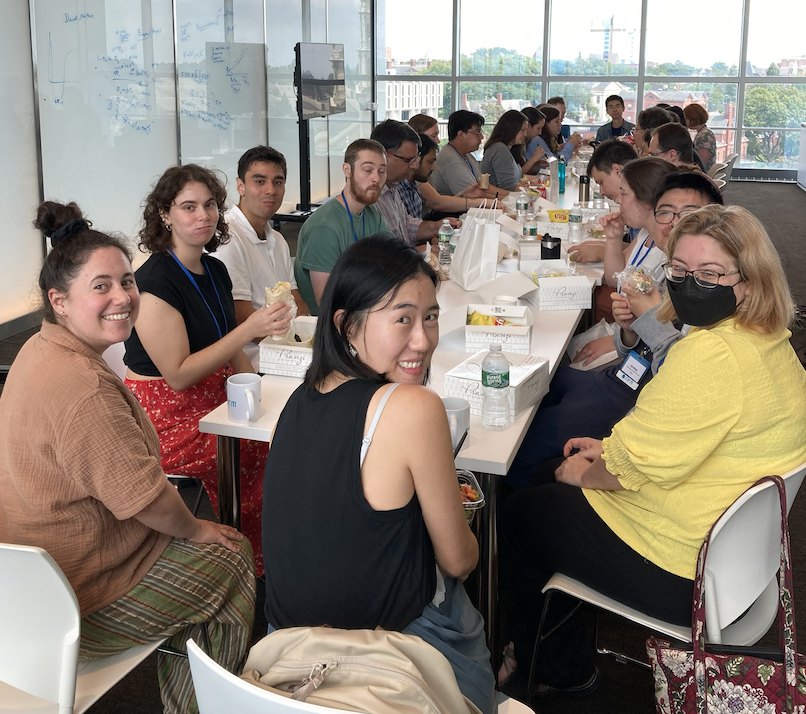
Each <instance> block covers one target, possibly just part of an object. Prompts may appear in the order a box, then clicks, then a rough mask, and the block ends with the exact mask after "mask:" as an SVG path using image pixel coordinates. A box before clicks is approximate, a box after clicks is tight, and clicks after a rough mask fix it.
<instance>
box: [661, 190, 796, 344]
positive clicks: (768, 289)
mask: <svg viewBox="0 0 806 714" xmlns="http://www.w3.org/2000/svg"><path fill="white" fill-rule="evenodd" d="M686 235H690V236H708V237H709V238H711V239H713V240H715V241H716V242H717V243H719V245H720V246H721V247H722V249H723V250H724V251H725V252H726V253H727V254H728V255H730V256H731V257H733V258H734V259H735V260H736V264H737V265H738V267H739V274H740V276H741V278H742V280H743V281H744V282H745V283H747V285H748V287H749V288H750V290H749V291H748V293H747V295H746V296H745V298H744V300H742V302H741V304H740V305H739V306H738V307H737V308H736V313H735V315H734V318H735V320H736V324H737V325H739V326H740V327H742V328H744V329H746V330H751V331H753V332H759V333H761V334H765V335H773V334H777V333H779V332H781V331H783V330H785V329H786V328H787V327H789V325H790V323H791V322H792V320H793V319H794V317H795V303H794V302H793V301H792V295H791V294H790V292H789V285H788V284H787V281H786V276H785V275H784V269H783V267H782V266H781V260H780V258H779V257H778V253H777V251H776V250H775V247H774V246H773V244H772V242H771V241H770V237H769V236H768V235H767V231H765V230H764V227H763V226H762V225H761V223H759V221H758V219H757V218H756V217H755V216H754V215H753V214H752V213H750V211H748V210H747V209H746V208H742V207H741V206H719V205H709V206H704V207H703V208H700V209H698V210H696V211H694V212H693V213H690V214H688V215H687V216H685V217H683V218H682V219H680V222H679V223H678V224H677V226H676V227H675V228H674V230H673V231H672V234H671V236H670V237H669V243H668V245H667V246H666V254H667V255H668V256H669V257H670V258H673V257H674V251H675V247H676V246H677V241H678V240H680V238H681V237H682V236H686ZM657 317H658V320H660V321H661V322H670V321H671V320H674V319H676V318H677V314H676V313H675V311H674V307H673V306H672V302H671V300H670V299H669V294H668V292H667V294H666V296H665V297H664V299H663V304H662V305H661V307H660V309H659V310H658V315H657Z"/></svg>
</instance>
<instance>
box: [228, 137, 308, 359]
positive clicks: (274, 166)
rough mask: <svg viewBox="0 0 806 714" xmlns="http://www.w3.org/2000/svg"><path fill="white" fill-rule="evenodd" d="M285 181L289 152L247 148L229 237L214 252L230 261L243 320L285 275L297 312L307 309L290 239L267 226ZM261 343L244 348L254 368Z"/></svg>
mask: <svg viewBox="0 0 806 714" xmlns="http://www.w3.org/2000/svg"><path fill="white" fill-rule="evenodd" d="M285 180H286V162H285V157H284V156H283V155H282V154H281V153H280V152H279V151H277V150H276V149H272V148H271V147H270V146H256V147H254V148H253V149H249V151H247V152H246V153H245V154H244V155H243V156H241V158H240V160H239V161H238V178H237V179H236V180H235V182H236V186H237V189H238V194H239V195H240V197H241V198H240V200H239V201H238V205H237V206H233V207H232V208H230V209H229V210H228V211H227V214H226V216H225V217H224V220H226V222H227V225H228V226H229V234H230V241H229V243H225V244H224V245H222V246H219V249H218V251H217V252H216V257H217V258H218V259H219V260H221V261H222V262H223V263H224V265H226V266H227V272H228V273H229V276H230V278H231V280H232V299H233V301H234V302H235V317H236V319H237V320H238V324H239V325H240V324H241V323H242V322H244V321H246V319H247V318H248V317H249V316H250V315H251V314H252V313H253V312H254V311H255V310H259V309H260V308H261V307H263V306H264V305H265V304H266V288H273V287H274V286H275V285H276V284H277V283H278V282H280V281H281V280H282V281H285V282H288V283H290V284H291V291H292V293H293V295H294V299H295V300H296V302H297V310H298V314H300V315H306V314H307V313H308V306H307V305H306V304H305V302H304V301H303V300H302V297H301V296H300V294H299V290H297V283H296V281H295V280H294V271H293V268H292V267H291V253H290V252H289V250H288V243H286V242H285V238H283V236H282V234H280V233H279V232H278V231H275V230H274V229H273V228H272V227H271V225H269V221H271V219H272V217H273V216H274V214H275V213H277V210H278V209H279V208H280V206H281V205H282V203H283V198H284V197H285ZM258 342H260V340H259V339H256V340H254V341H253V342H250V343H249V344H248V345H246V347H244V352H246V356H247V357H249V359H250V361H251V362H252V367H254V368H255V370H257V368H258V363H259V361H260V350H259V348H258V345H257V343H258Z"/></svg>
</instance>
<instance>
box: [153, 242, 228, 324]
mask: <svg viewBox="0 0 806 714" xmlns="http://www.w3.org/2000/svg"><path fill="white" fill-rule="evenodd" d="M168 252H169V253H170V254H171V256H172V257H173V259H174V260H175V261H176V262H177V264H178V265H179V267H180V268H182V272H183V273H184V274H185V275H187V276H188V280H190V282H191V283H192V284H193V287H194V288H196V292H197V293H199V296H200V297H201V299H202V300H203V301H204V304H205V305H206V306H207V309H208V310H209V311H210V317H212V318H213V322H215V329H216V330H217V331H218V339H219V340H220V339H221V338H222V337H223V336H224V335H223V334H222V333H221V325H219V324H218V318H217V317H216V316H215V313H214V312H213V308H211V307H210V303H209V302H207V298H206V297H204V293H203V292H202V291H201V288H200V287H199V284H198V283H197V282H196V278H194V277H193V274H192V273H191V272H190V271H189V270H188V269H187V268H186V267H185V266H184V265H182V261H181V260H179V258H177V257H176V253H174V251H173V248H168ZM201 260H202V265H204V267H205V269H206V270H207V275H208V276H209V278H210V282H211V283H212V285H213V290H215V296H216V297H217V298H218V306H219V307H220V308H221V315H222V316H223V317H224V329H225V330H226V331H227V332H229V325H227V313H226V312H224V305H223V303H222V302H221V296H220V295H219V294H218V288H217V287H216V284H215V280H213V274H212V273H211V272H210V267H209V266H208V265H207V261H206V260H205V259H204V256H202V257H201Z"/></svg>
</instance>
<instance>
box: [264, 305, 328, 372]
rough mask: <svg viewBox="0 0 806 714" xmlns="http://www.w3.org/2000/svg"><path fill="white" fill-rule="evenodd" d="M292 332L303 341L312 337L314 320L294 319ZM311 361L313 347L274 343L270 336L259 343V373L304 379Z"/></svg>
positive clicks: (308, 318) (303, 317) (307, 317)
mask: <svg viewBox="0 0 806 714" xmlns="http://www.w3.org/2000/svg"><path fill="white" fill-rule="evenodd" d="M294 331H295V332H296V334H298V335H299V336H300V337H301V338H302V339H303V340H305V339H306V338H311V337H313V333H314V332H315V331H316V318H315V317H311V316H309V315H304V316H301V317H297V318H295V319H294ZM312 359H313V347H303V346H301V345H298V344H285V343H278V342H275V341H274V340H273V339H272V338H271V336H269V337H266V338H265V339H263V340H262V341H261V343H260V372H261V373H262V374H279V375H282V376H285V377H304V376H305V373H306V372H307V371H308V367H310V365H311V360H312Z"/></svg>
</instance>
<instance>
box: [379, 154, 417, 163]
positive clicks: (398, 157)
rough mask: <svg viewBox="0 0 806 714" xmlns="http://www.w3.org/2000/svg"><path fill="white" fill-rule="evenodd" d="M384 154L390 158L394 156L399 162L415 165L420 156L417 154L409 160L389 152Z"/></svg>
mask: <svg viewBox="0 0 806 714" xmlns="http://www.w3.org/2000/svg"><path fill="white" fill-rule="evenodd" d="M386 153H387V154H389V155H390V156H394V157H395V158H396V159H400V160H401V161H405V162H406V163H407V164H412V165H416V164H417V163H419V161H420V155H419V154H417V156H412V157H411V158H409V157H408V156H401V155H400V154H395V153H393V152H391V151H387V152H386Z"/></svg>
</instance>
